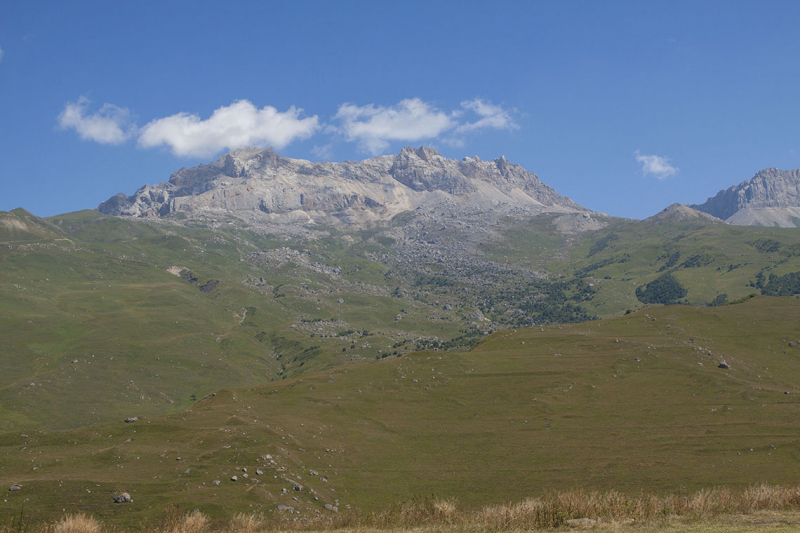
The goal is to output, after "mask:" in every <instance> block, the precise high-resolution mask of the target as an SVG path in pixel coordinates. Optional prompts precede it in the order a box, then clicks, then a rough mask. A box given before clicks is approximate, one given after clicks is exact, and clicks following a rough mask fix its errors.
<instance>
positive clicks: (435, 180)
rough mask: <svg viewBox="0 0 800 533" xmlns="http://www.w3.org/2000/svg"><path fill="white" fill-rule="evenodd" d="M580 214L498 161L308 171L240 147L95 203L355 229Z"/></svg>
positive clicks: (402, 156)
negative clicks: (466, 217)
mask: <svg viewBox="0 0 800 533" xmlns="http://www.w3.org/2000/svg"><path fill="white" fill-rule="evenodd" d="M440 205H448V206H450V207H451V208H454V207H455V208H463V209H469V210H476V209H477V210H481V211H483V210H488V209H501V210H503V209H505V210H508V209H511V208H515V207H516V208H523V209H528V210H530V209H535V210H539V211H542V210H546V211H556V212H573V211H586V209H584V208H582V207H581V206H579V205H577V204H576V203H575V202H573V201H572V200H571V199H569V198H565V197H563V196H561V195H559V194H558V193H556V192H555V191H554V190H553V189H552V188H550V187H548V186H547V185H545V184H544V183H542V182H541V181H540V180H539V178H538V177H537V176H536V175H535V174H533V173H532V172H528V171H527V170H525V169H524V168H522V167H521V166H519V165H514V164H511V163H509V162H508V161H506V159H505V157H501V158H499V159H495V160H493V161H481V160H480V159H479V158H478V157H472V158H470V157H467V158H464V159H463V160H455V159H448V158H445V157H442V156H441V155H440V154H439V153H438V152H437V151H436V150H434V149H432V148H425V147H420V148H418V149H416V150H415V149H413V148H404V149H403V150H402V151H401V152H400V153H399V154H397V155H389V156H381V157H376V158H373V159H366V160H364V161H360V162H350V161H345V162H343V163H312V162H309V161H305V160H299V159H290V158H287V157H282V156H280V155H277V154H275V152H274V151H273V150H272V149H271V148H266V149H262V150H259V149H255V148H245V149H240V150H233V151H231V152H229V153H228V154H225V155H223V156H220V157H219V159H217V160H216V161H215V162H213V163H210V164H208V165H200V166H198V167H194V168H188V169H187V168H182V169H181V170H179V171H177V172H175V173H174V174H172V176H170V178H169V181H167V182H165V183H159V184H157V185H153V186H150V185H145V186H144V187H142V188H140V189H139V190H138V191H136V192H135V193H134V194H133V195H131V196H126V195H124V194H122V193H120V194H118V195H117V196H114V197H112V198H110V199H109V200H107V201H105V202H103V203H102V204H100V206H99V207H98V210H99V211H100V212H102V213H105V214H108V215H118V216H134V217H152V216H164V215H168V214H170V213H175V212H184V213H187V214H190V215H198V214H206V215H208V214H213V213H224V214H226V215H232V216H236V217H240V218H243V219H246V220H249V221H252V222H267V223H314V222H316V223H328V224H340V223H363V222H368V221H377V220H388V219H389V218H391V217H393V216H395V215H397V214H399V213H401V212H404V211H409V210H413V209H418V208H420V209H434V210H435V209H436V207H437V206H440Z"/></svg>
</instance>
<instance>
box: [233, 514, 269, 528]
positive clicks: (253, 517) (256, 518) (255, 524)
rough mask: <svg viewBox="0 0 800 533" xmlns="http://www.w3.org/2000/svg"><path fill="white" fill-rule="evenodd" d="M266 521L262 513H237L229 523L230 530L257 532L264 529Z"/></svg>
mask: <svg viewBox="0 0 800 533" xmlns="http://www.w3.org/2000/svg"><path fill="white" fill-rule="evenodd" d="M266 522H267V521H266V519H265V517H264V515H263V514H261V513H237V514H235V515H233V517H232V518H231V520H230V522H229V523H228V531H230V532H231V533H255V532H256V531H262V530H263V529H264V525H265V524H266Z"/></svg>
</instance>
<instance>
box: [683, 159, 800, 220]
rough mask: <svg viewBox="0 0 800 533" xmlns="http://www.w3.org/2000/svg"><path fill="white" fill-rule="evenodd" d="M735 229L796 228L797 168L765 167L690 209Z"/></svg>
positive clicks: (799, 204) (799, 203)
mask: <svg viewBox="0 0 800 533" xmlns="http://www.w3.org/2000/svg"><path fill="white" fill-rule="evenodd" d="M691 207H693V208H695V209H698V210H700V211H704V212H706V213H708V214H710V215H713V216H715V217H717V218H721V219H723V220H725V221H726V222H728V223H730V224H736V225H739V226H781V227H796V226H798V225H800V168H798V169H795V170H778V169H777V168H768V169H765V170H762V171H761V172H759V173H758V174H756V175H755V176H754V177H753V178H751V179H749V180H747V181H743V182H742V183H740V184H739V185H736V186H734V187H731V188H729V189H725V190H723V191H720V192H719V193H717V195H716V196H714V197H712V198H709V199H708V200H707V201H706V202H705V203H703V204H700V205H693V206H691Z"/></svg>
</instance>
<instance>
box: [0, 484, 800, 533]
mask: <svg viewBox="0 0 800 533" xmlns="http://www.w3.org/2000/svg"><path fill="white" fill-rule="evenodd" d="M768 512H773V513H776V512H777V513H780V512H783V513H798V512H800V486H795V487H779V486H773V485H754V486H751V487H748V488H746V489H744V490H739V491H734V490H731V489H728V488H714V489H706V490H701V491H698V492H695V493H694V494H691V495H688V496H677V495H655V494H646V493H641V494H637V495H628V494H623V493H620V492H616V491H608V492H596V491H583V490H576V491H569V492H553V493H550V494H548V495H545V496H543V497H540V498H529V499H527V500H524V501H521V502H515V503H505V504H495V505H488V506H485V507H483V508H480V509H460V508H459V507H458V504H457V502H456V501H455V500H453V499H440V498H415V499H413V500H412V501H410V502H403V503H400V504H397V505H394V506H392V507H390V508H387V509H384V510H381V511H377V512H372V513H357V512H346V513H336V514H333V513H325V514H317V515H315V516H307V515H301V516H298V515H296V514H285V513H277V512H275V513H270V514H267V515H265V514H260V513H250V514H245V513H239V514H236V515H234V516H233V517H231V519H230V520H229V521H228V523H227V524H223V525H221V526H220V525H217V526H216V527H212V524H211V522H210V520H209V519H208V517H207V516H206V515H205V514H203V513H202V512H200V511H198V510H195V511H192V512H190V513H183V512H181V511H180V509H179V508H178V507H177V506H171V507H169V508H167V510H166V512H165V515H164V520H163V522H162V524H161V525H160V526H159V527H157V528H147V529H145V530H142V531H139V532H138V533H207V532H210V531H222V532H224V533H261V532H267V531H309V532H310V531H339V532H342V533H344V532H352V533H360V532H365V531H375V530H382V531H385V532H387V533H388V532H400V531H409V530H413V531H415V532H418V533H424V532H428V531H453V532H455V531H475V532H478V531H526V530H531V529H552V528H559V527H562V526H565V525H568V520H570V519H574V518H590V519H592V520H594V521H595V524H596V527H598V528H600V529H599V530H602V531H607V530H617V529H619V528H620V527H623V525H625V524H627V525H631V524H633V525H637V524H638V525H639V526H642V525H644V526H647V530H648V531H650V530H652V531H673V529H672V528H673V527H674V523H675V520H679V521H683V522H685V521H686V520H694V521H698V522H697V523H699V524H700V525H699V526H697V528H696V529H693V530H697V531H718V529H715V527H716V525H715V524H716V522H720V521H725V520H728V521H730V520H732V519H733V518H732V517H741V516H746V515H752V514H753V513H768ZM791 518H792V520H796V519H797V515H796V514H795V515H792V517H791ZM703 524H705V525H703ZM754 524H755V526H756V527H753V528H752V531H761V530H764V531H766V530H769V531H772V530H773V529H769V528H767V529H764V528H762V527H761V525H764V524H762V523H760V522H758V521H755V522H754ZM770 524H777V522H770ZM782 524H784V525H786V524H790V525H792V526H796V525H797V524H795V523H794V522H791V521H788V522H787V521H785V520H784V522H782ZM767 525H769V524H767ZM626 527H627V526H626ZM637 527H638V526H637ZM770 527H772V526H770ZM775 527H776V528H777V529H775V530H783V529H781V528H782V527H784V526H783V525H781V524H778V525H777V526H775ZM787 527H789V526H787ZM608 528H611V529H608ZM623 529H624V528H623ZM24 530H25V531H26V532H28V533H115V532H116V531H118V530H108V529H106V528H104V527H103V525H102V524H100V523H99V522H98V521H97V520H95V519H94V518H93V517H91V516H87V515H85V514H83V513H80V514H72V515H67V516H65V517H64V518H62V519H61V520H60V521H59V522H57V523H55V524H43V525H41V526H39V527H35V526H34V527H25V528H24ZM744 530H747V529H744ZM19 531H22V529H20V528H19V526H16V527H15V526H14V525H13V524H12V526H6V527H0V533H19ZM643 531H644V530H643Z"/></svg>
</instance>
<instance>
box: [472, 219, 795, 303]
mask: <svg viewBox="0 0 800 533" xmlns="http://www.w3.org/2000/svg"><path fill="white" fill-rule="evenodd" d="M608 222H609V224H608V226H607V227H605V228H603V229H602V230H600V231H597V232H590V233H583V234H580V235H574V236H566V237H564V236H561V238H560V239H559V238H558V234H557V233H556V231H555V228H554V227H553V226H552V224H550V222H549V220H548V219H547V218H546V217H539V218H538V219H532V220H531V221H529V222H528V223H527V224H513V223H512V222H511V221H509V222H508V223H507V229H506V230H505V231H504V232H503V234H504V236H505V238H504V239H502V240H500V241H498V242H495V243H493V244H491V245H490V246H487V250H488V251H489V252H490V253H491V256H492V257H494V258H496V259H498V260H500V259H503V260H505V261H507V262H509V263H510V264H530V265H533V266H534V267H536V268H539V269H542V270H543V271H545V272H548V273H549V274H550V275H551V276H554V277H556V279H563V280H566V281H571V280H582V281H583V282H584V283H585V284H586V285H584V286H585V287H588V285H589V284H591V285H592V286H591V288H590V289H588V290H585V291H584V294H585V298H584V299H583V300H582V301H580V300H576V303H578V304H579V305H582V306H583V307H584V308H585V309H586V310H587V311H589V312H590V313H592V314H596V315H598V316H601V317H604V316H614V315H618V314H621V313H624V312H625V311H626V310H628V309H637V308H642V307H644V306H645V305H646V304H644V303H643V302H641V301H640V300H639V299H638V298H637V297H636V288H637V287H639V286H643V285H645V284H647V283H649V282H651V281H653V280H654V279H656V278H657V277H659V276H661V275H664V274H666V273H671V274H673V275H674V276H675V277H676V278H677V279H678V280H679V281H680V283H682V284H683V285H684V286H685V287H686V289H687V291H688V294H687V296H686V297H685V301H686V302H687V303H689V304H691V305H706V304H709V303H712V302H714V301H715V299H718V300H717V301H718V302H720V301H733V300H736V299H738V298H741V297H744V296H747V295H749V294H751V293H760V287H756V286H754V285H755V283H756V282H757V281H758V276H759V275H761V276H764V278H765V281H766V279H768V277H769V275H770V274H776V275H784V274H787V273H790V272H798V271H800V233H798V232H797V231H796V230H795V229H793V228H761V227H741V226H728V225H724V224H715V223H709V222H703V221H683V222H671V223H662V224H657V223H652V222H649V221H631V220H623V219H608ZM520 293H524V290H522V291H519V290H518V291H516V293H514V292H512V293H511V294H510V295H509V296H508V297H507V299H509V300H518V299H519V296H520ZM523 295H524V294H523Z"/></svg>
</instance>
